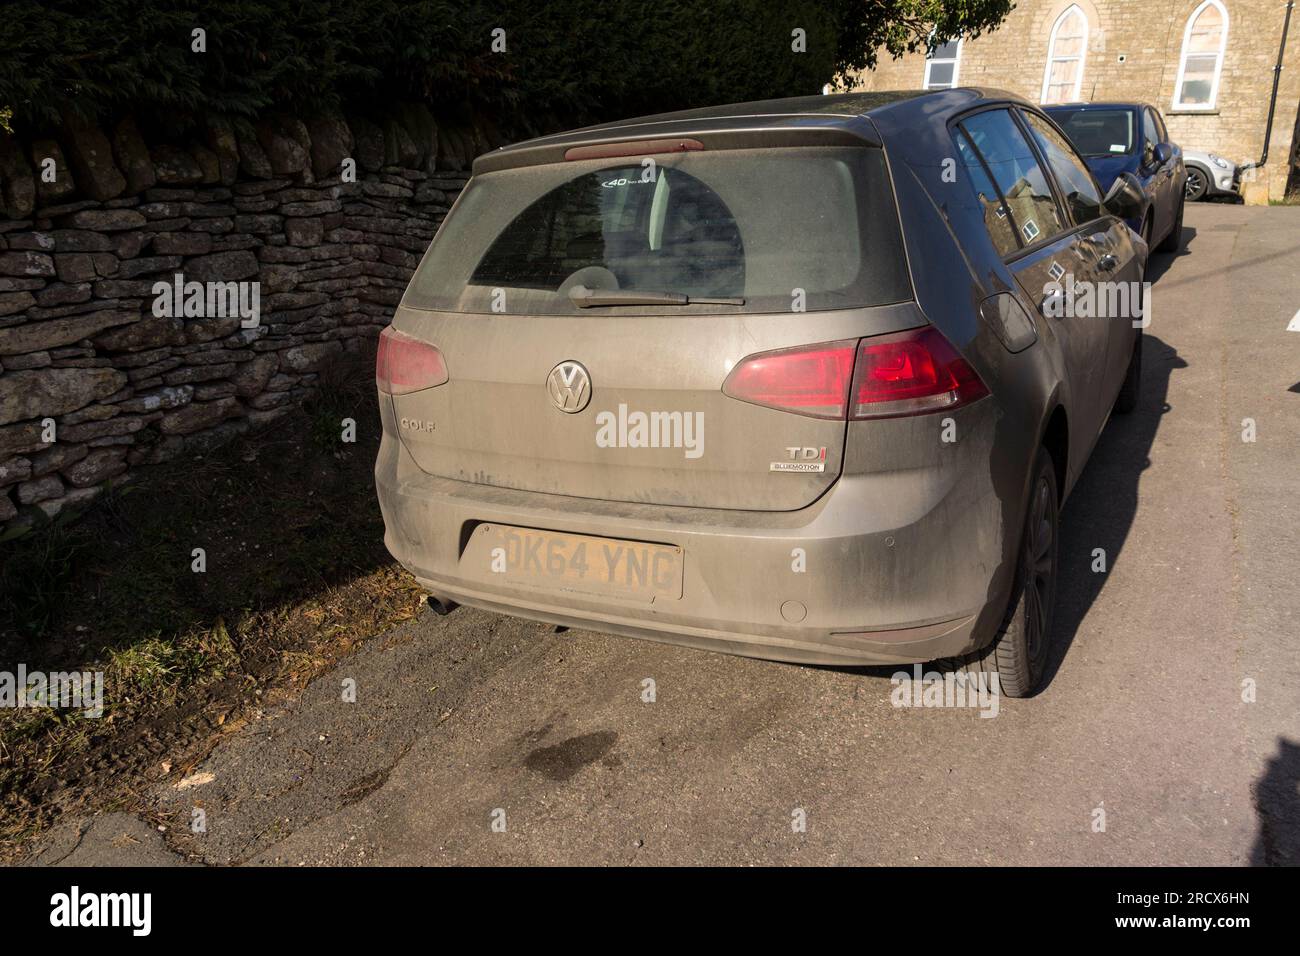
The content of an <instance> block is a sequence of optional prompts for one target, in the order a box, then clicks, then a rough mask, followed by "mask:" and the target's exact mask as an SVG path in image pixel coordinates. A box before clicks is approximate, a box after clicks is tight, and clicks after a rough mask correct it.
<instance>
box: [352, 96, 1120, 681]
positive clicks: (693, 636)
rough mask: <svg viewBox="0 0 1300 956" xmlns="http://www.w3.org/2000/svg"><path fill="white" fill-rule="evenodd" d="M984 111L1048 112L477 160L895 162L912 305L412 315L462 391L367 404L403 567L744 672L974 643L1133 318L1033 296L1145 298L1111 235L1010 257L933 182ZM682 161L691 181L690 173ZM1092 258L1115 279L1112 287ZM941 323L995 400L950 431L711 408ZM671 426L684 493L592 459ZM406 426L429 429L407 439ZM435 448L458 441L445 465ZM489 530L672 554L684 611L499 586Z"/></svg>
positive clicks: (736, 124)
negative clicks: (563, 388) (555, 377)
mask: <svg viewBox="0 0 1300 956" xmlns="http://www.w3.org/2000/svg"><path fill="white" fill-rule="evenodd" d="M989 108H996V109H1020V110H1029V111H1033V112H1034V113H1036V114H1038V115H1041V114H1040V113H1038V110H1037V107H1034V106H1031V105H1029V104H1028V103H1025V102H1024V101H1022V100H1020V99H1018V98H1016V97H1014V96H1012V95H1010V94H1004V93H1001V92H998V91H982V90H973V89H958V90H950V91H938V92H932V93H928V94H924V95H921V94H915V93H906V94H896V95H888V94H872V95H868V96H863V95H855V94H850V95H847V96H844V97H835V96H824V97H813V98H805V99H799V100H789V101H772V102H768V103H760V104H740V105H738V106H732V107H718V108H712V109H709V110H701V111H694V112H688V113H682V114H669V115H665V116H661V117H648V118H645V119H641V120H630V121H626V122H623V123H617V124H609V125H607V126H604V127H594V128H592V129H589V130H583V131H578V132H574V133H567V134H561V135H559V136H554V137H547V138H544V139H542V140H538V141H533V142H531V143H525V144H521V145H519V146H515V147H509V148H506V149H504V150H499V151H496V152H494V153H491V154H488V155H487V156H484V157H480V159H479V160H478V161H477V162H476V164H475V175H476V176H480V175H485V174H488V173H491V172H493V171H498V170H509V169H517V168H520V167H526V166H528V165H529V164H533V163H563V162H566V160H565V158H564V156H565V153H566V151H568V150H570V149H572V148H573V147H575V146H587V145H595V146H600V145H602V144H611V143H625V142H627V141H629V140H633V141H635V140H637V139H644V140H654V141H656V142H660V141H663V140H665V139H668V140H671V139H673V138H675V137H683V138H684V137H688V136H689V138H690V139H691V140H693V141H698V142H699V143H701V144H703V148H704V149H705V150H723V149H756V148H768V149H784V148H798V146H799V145H800V144H803V145H807V144H810V143H811V144H819V145H824V144H828V143H832V144H837V145H844V144H850V143H856V144H857V145H858V147H859V148H863V149H883V151H884V156H885V158H886V161H887V166H888V170H889V178H890V186H891V189H892V193H893V198H894V204H895V206H896V215H897V216H898V218H899V220H900V226H901V237H902V243H903V252H904V254H905V260H906V265H907V269H908V275H909V277H910V284H911V287H912V292H913V301H910V302H903V303H897V304H889V305H880V306H871V307H865V308H856V309H845V310H838V311H837V310H831V311H818V312H806V313H789V312H782V313H772V314H749V315H734V314H726V313H725V310H718V309H714V310H713V312H717V313H719V314H717V315H710V316H709V318H708V321H705V319H704V318H703V317H702V316H701V315H699V314H698V310H696V312H694V313H692V314H689V315H685V314H683V315H673V314H669V315H645V314H637V313H636V312H635V311H633V312H632V313H630V314H629V313H625V312H624V313H617V314H616V315H615V316H614V317H610V316H609V315H605V316H603V317H601V318H596V317H593V316H589V315H586V314H574V315H571V316H570V315H545V316H542V315H481V314H466V313H457V312H447V311H434V310H427V309H415V308H411V307H410V306H409V304H407V303H404V304H403V305H402V306H400V307H399V308H398V309H397V312H396V314H395V316H394V320H393V327H394V328H395V329H397V330H400V331H401V332H403V333H406V334H408V335H410V336H413V337H415V338H417V339H420V340H422V341H426V342H429V343H432V344H434V345H436V346H437V347H438V349H440V350H441V352H442V353H443V355H444V356H445V361H446V367H447V374H448V377H449V381H448V382H447V383H446V384H444V385H439V386H438V387H436V388H430V389H426V390H423V391H417V392H414V393H412V394H409V395H395V396H393V395H389V394H381V396H380V398H381V402H380V406H381V414H382V418H383V429H384V437H383V441H382V445H381V448H380V452H379V458H378V461H377V463H376V486H377V489H378V495H379V502H380V505H381V508H382V510H383V514H384V519H385V524H386V529H387V530H386V535H385V542H386V544H387V546H388V548H389V550H390V551H391V552H392V553H393V555H394V556H395V557H397V558H398V559H399V560H400V561H401V562H402V563H403V564H404V565H405V566H406V567H407V568H409V569H410V570H411V571H412V573H413V574H414V575H415V576H416V577H417V579H418V580H419V581H420V582H421V583H422V584H423V585H424V586H426V587H427V588H428V589H429V590H430V591H431V592H432V593H433V594H434V595H436V596H437V597H438V598H440V599H442V600H444V601H452V602H461V603H467V604H472V605H476V606H479V607H483V608H487V609H491V610H497V611H502V612H505V613H510V614H518V615H522V616H526V617H530V618H534V619H537V620H542V621H549V622H554V623H557V624H565V625H573V626H593V627H597V628H600V629H603V630H607V631H611V632H614V633H618V634H623V635H628V636H634V637H643V638H649V639H653V640H661V641H670V642H674V643H680V644H687V645H691V646H696V647H704V648H711V649H715V650H723V651H729V652H733V653H739V654H746V655H751V656H759V657H767V658H774V659H780V660H789V661H801V662H810V663H825V664H852V663H871V662H915V661H928V660H933V659H936V658H941V657H951V656H956V655H961V654H964V653H966V652H969V651H973V650H976V649H978V648H980V647H982V646H985V645H987V644H988V643H989V642H990V641H991V640H993V638H994V636H995V634H996V632H997V628H998V625H999V623H1000V622H1001V621H1002V619H1003V617H1004V615H1005V613H1006V609H1007V605H1008V600H1009V598H1010V597H1011V592H1012V588H1013V578H1014V575H1015V569H1016V562H1017V549H1018V546H1019V544H1018V543H1019V541H1020V539H1021V531H1022V528H1023V526H1024V522H1025V513H1026V503H1027V499H1028V495H1029V486H1030V480H1031V466H1032V465H1033V462H1034V460H1035V457H1036V455H1037V454H1038V450H1039V448H1040V447H1043V446H1046V447H1048V448H1049V450H1050V451H1051V452H1052V453H1053V456H1054V459H1055V465H1056V468H1057V472H1058V476H1057V484H1058V486H1059V488H1060V495H1061V498H1062V499H1063V498H1064V496H1065V495H1067V494H1068V492H1069V489H1070V488H1071V487H1072V486H1073V484H1074V481H1075V480H1076V479H1077V476H1078V474H1079V472H1080V470H1081V469H1082V467H1083V465H1084V463H1085V462H1086V460H1087V457H1088V454H1089V453H1090V451H1091V449H1092V447H1093V445H1094V443H1095V441H1096V438H1097V436H1098V434H1099V432H1100V431H1101V429H1102V427H1103V426H1104V425H1105V423H1106V420H1107V417H1108V415H1109V411H1110V408H1111V405H1112V404H1113V402H1114V400H1115V396H1116V394H1117V392H1118V390H1119V387H1120V383H1121V382H1122V381H1123V379H1124V374H1125V370H1126V368H1127V367H1128V364H1129V358H1130V355H1131V354H1132V353H1133V343H1134V341H1135V336H1136V331H1135V329H1134V328H1133V326H1132V324H1131V323H1130V322H1128V321H1118V320H1099V319H1096V318H1073V317H1065V318H1047V317H1045V316H1044V315H1043V314H1042V313H1041V312H1040V300H1042V298H1043V286H1044V282H1045V281H1050V274H1049V270H1052V271H1053V273H1054V271H1055V270H1054V267H1055V266H1059V265H1060V264H1061V263H1066V264H1068V265H1069V267H1070V269H1071V272H1072V273H1073V274H1074V275H1075V278H1076V280H1078V281H1083V282H1087V281H1096V280H1104V279H1109V280H1111V281H1126V282H1127V281H1136V280H1138V279H1139V278H1140V276H1141V271H1142V268H1143V266H1144V262H1145V256H1146V249H1145V246H1144V245H1143V244H1142V243H1141V242H1140V240H1137V239H1136V237H1134V236H1133V235H1132V233H1131V232H1130V231H1129V230H1128V229H1127V228H1126V227H1125V226H1124V225H1123V223H1122V222H1121V221H1120V220H1118V219H1117V218H1115V217H1114V216H1112V215H1108V214H1105V215H1102V216H1101V217H1100V218H1098V219H1096V220H1095V221H1091V222H1086V223H1080V224H1079V225H1077V226H1076V225H1073V224H1071V225H1069V226H1068V227H1067V228H1066V230H1065V231H1064V232H1063V233H1061V234H1060V235H1057V236H1041V237H1039V238H1038V239H1037V240H1036V241H1034V242H1032V243H1030V244H1029V245H1028V246H1026V247H1025V248H1023V249H1018V250H1017V251H1016V252H1015V253H1014V254H1011V255H1008V256H1006V257H1004V256H1002V255H1000V254H999V253H998V251H997V249H996V248H995V247H994V244H993V242H992V240H991V238H990V234H989V231H988V229H987V228H986V226H985V216H986V215H987V214H988V210H987V209H986V208H984V207H983V206H981V203H980V201H979V200H978V199H977V197H976V195H975V193H974V192H973V191H972V189H971V184H970V183H969V182H966V181H963V180H962V179H961V178H960V177H958V178H956V179H952V178H950V177H949V176H947V175H945V172H946V171H949V170H950V166H948V165H946V164H945V162H944V161H945V160H947V159H950V158H951V157H952V156H953V155H954V153H955V149H954V145H953V135H954V133H953V125H952V124H953V123H954V122H955V121H957V120H959V119H960V118H961V117H963V116H965V115H968V114H969V113H970V112H972V111H978V110H983V109H989ZM681 155H684V156H685V158H684V159H681V162H682V163H683V164H687V165H688V164H689V163H690V161H691V156H692V155H693V154H692V153H683V154H681ZM612 162H615V161H611V163H612ZM684 168H686V167H685V166H684ZM455 214H456V211H455V210H453V212H452V214H451V215H453V216H454V215H455ZM437 242H438V239H435V240H434V243H435V245H436V244H437ZM1103 253H1104V254H1105V256H1106V257H1108V258H1107V260H1106V261H1108V262H1111V266H1110V268H1111V270H1112V271H1110V272H1108V273H1106V275H1104V276H1103V275H1102V273H1100V272H1099V271H1097V264H1098V263H1099V262H1101V261H1102V260H1103ZM705 311H706V312H707V311H708V310H705ZM927 323H929V324H931V325H933V326H934V327H935V328H937V329H938V330H939V331H940V332H941V333H942V334H943V336H944V337H945V338H946V339H947V341H948V342H949V343H951V345H952V346H953V347H955V349H956V350H957V352H958V353H959V354H960V356H961V357H962V358H963V359H964V360H965V361H966V362H968V363H969V365H970V366H971V367H973V368H974V370H975V371H976V372H977V373H978V375H979V377H980V379H981V380H982V381H983V382H984V383H986V384H987V385H988V388H989V391H990V394H988V395H986V396H984V397H983V398H980V399H979V400H977V401H973V402H972V403H970V404H965V405H962V406H960V407H957V408H955V409H953V410H951V411H950V412H943V413H929V414H916V415H910V416H904V417H889V418H880V419H870V420H863V421H848V422H844V421H819V420H817V419H814V418H807V417H804V416H801V415H796V414H791V413H789V412H784V411H780V410H776V409H772V408H765V407H759V406H754V405H747V404H745V403H743V402H739V401H736V400H734V399H732V398H731V397H729V396H728V395H725V394H723V392H722V386H723V382H724V379H725V378H726V377H727V374H728V372H729V371H730V368H731V366H732V365H733V364H734V363H735V362H736V361H737V360H739V359H740V358H742V357H743V356H747V355H752V354H754V353H760V352H764V351H766V350H774V349H775V350H779V349H781V348H783V347H786V346H797V345H808V344H812V343H822V342H834V341H837V340H845V339H848V340H856V339H858V338H864V337H873V336H878V335H881V334H882V333H890V332H897V331H900V330H906V329H915V328H917V327H924V326H925V325H926V324H927ZM566 361H573V362H579V363H581V364H582V365H583V366H584V368H585V369H587V370H589V373H590V379H591V396H590V402H589V405H588V406H587V407H585V408H584V409H583V410H582V411H581V412H579V413H577V414H569V413H567V412H566V411H565V410H563V409H561V408H558V407H556V406H555V404H554V403H553V401H552V397H551V396H550V395H548V391H547V379H548V376H549V375H550V373H551V372H552V370H553V369H555V368H556V367H557V366H558V365H559V364H560V363H563V362H566ZM656 401H658V402H660V403H661V404H662V403H665V402H666V405H664V407H666V408H670V409H674V410H679V411H684V412H693V411H699V412H703V413H704V416H705V418H704V421H705V423H706V425H705V428H706V431H707V438H706V442H707V450H706V453H705V454H704V455H703V456H701V457H700V458H698V459H697V461H696V462H695V464H698V465H700V467H699V468H698V469H697V470H692V469H691V468H689V467H686V465H684V461H685V459H684V456H683V454H682V451H681V450H680V449H675V448H653V449H647V448H601V447H599V446H598V445H597V444H596V442H595V441H594V440H593V435H594V434H595V431H596V424H595V415H596V414H599V413H600V412H601V411H610V410H612V409H616V408H617V407H618V406H619V405H628V406H631V407H642V406H649V405H652V404H653V403H654V402H656ZM403 418H407V419H411V418H414V419H415V420H418V421H421V422H427V423H429V427H427V428H420V429H410V428H407V429H403V428H401V427H400V425H399V421H400V420H401V419H403ZM710 424H712V425H713V426H714V427H713V430H712V431H708V429H709V427H710ZM945 430H947V432H948V437H949V438H951V440H945V435H944V433H945ZM440 434H443V435H453V436H454V437H453V438H450V439H447V440H444V441H443V442H442V443H441V444H440V441H439V436H440ZM787 449H793V453H791V454H790V460H792V461H797V460H799V459H800V456H804V455H805V449H811V450H812V452H813V454H811V455H808V456H807V457H806V460H810V461H811V460H819V461H820V460H823V459H822V458H821V457H820V456H821V455H824V462H825V468H824V470H823V471H820V472H817V471H804V472H797V471H796V472H792V473H785V474H783V473H780V472H779V471H773V470H772V469H771V464H772V463H773V462H774V461H775V460H777V459H778V458H780V457H781V456H782V455H784V454H787ZM823 449H824V451H823ZM483 525H488V526H490V527H498V526H507V527H510V528H522V529H535V530H538V531H542V532H549V533H554V534H557V535H573V536H589V537H591V538H597V539H609V540H611V541H632V542H645V543H648V544H651V545H655V546H664V547H669V548H676V549H680V552H681V555H682V562H681V568H680V573H681V585H680V597H674V596H667V597H666V596H665V595H664V593H662V590H663V589H661V593H657V594H652V593H649V592H648V590H647V589H642V590H641V591H639V592H637V593H627V594H622V595H620V594H617V593H596V592H597V591H598V590H599V589H597V588H594V587H590V588H585V589H583V588H575V587H566V586H564V585H562V584H558V583H556V582H555V581H551V582H547V581H546V580H543V579H541V578H539V576H538V575H537V574H533V575H532V576H531V578H530V579H529V580H524V579H521V578H520V577H518V576H514V577H512V576H511V575H509V574H502V573H500V572H498V571H495V570H494V569H493V567H492V563H491V558H490V555H489V554H488V553H486V552H485V550H484V549H483V548H480V547H479V546H477V545H476V544H475V542H476V540H477V539H476V535H477V536H481V535H482V534H483V532H481V531H480V530H479V529H480V527H481V526H483ZM575 540H576V539H575ZM559 550H563V549H559ZM565 553H568V552H565ZM673 586H674V587H675V585H673Z"/></svg>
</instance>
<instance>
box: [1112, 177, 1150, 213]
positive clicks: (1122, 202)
mask: <svg viewBox="0 0 1300 956" xmlns="http://www.w3.org/2000/svg"><path fill="white" fill-rule="evenodd" d="M1145 201H1146V197H1145V195H1144V194H1143V193H1142V184H1141V183H1139V182H1138V178H1137V177H1136V176H1134V175H1133V174H1132V173H1120V175H1119V176H1117V177H1116V179H1115V182H1114V183H1112V184H1111V187H1110V192H1108V193H1106V199H1105V200H1104V201H1103V203H1102V205H1104V206H1105V207H1106V211H1107V212H1108V213H1110V214H1111V215H1112V216H1116V217H1118V218H1120V219H1137V218H1138V217H1139V216H1141V215H1142V206H1143V204H1144V203H1145Z"/></svg>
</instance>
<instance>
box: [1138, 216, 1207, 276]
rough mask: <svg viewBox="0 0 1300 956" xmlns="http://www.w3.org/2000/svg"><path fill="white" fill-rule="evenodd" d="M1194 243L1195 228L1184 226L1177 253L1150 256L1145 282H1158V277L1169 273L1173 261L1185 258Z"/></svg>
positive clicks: (1161, 253)
mask: <svg viewBox="0 0 1300 956" xmlns="http://www.w3.org/2000/svg"><path fill="white" fill-rule="evenodd" d="M1195 241H1196V227H1195V226H1189V225H1186V224H1184V225H1183V238H1182V242H1181V243H1180V244H1179V247H1178V251H1177V252H1174V253H1168V252H1153V253H1152V254H1151V260H1150V262H1149V263H1148V264H1147V274H1146V281H1147V282H1150V283H1152V284H1154V283H1156V282H1158V281H1160V277H1161V276H1163V275H1164V274H1165V273H1166V272H1168V271H1169V268H1170V267H1171V266H1172V265H1173V264H1174V260H1175V259H1178V258H1180V257H1182V256H1185V255H1187V254H1188V252H1190V251H1191V246H1192V243H1193V242H1195Z"/></svg>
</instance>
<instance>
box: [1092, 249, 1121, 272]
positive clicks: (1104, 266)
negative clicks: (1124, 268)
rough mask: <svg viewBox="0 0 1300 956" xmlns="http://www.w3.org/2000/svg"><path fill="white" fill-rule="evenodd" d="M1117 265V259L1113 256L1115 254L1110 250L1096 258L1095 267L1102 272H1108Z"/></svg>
mask: <svg viewBox="0 0 1300 956" xmlns="http://www.w3.org/2000/svg"><path fill="white" fill-rule="evenodd" d="M1117 265H1119V259H1117V258H1115V255H1114V254H1113V253H1110V252H1108V253H1106V254H1105V255H1104V256H1102V257H1101V258H1100V259H1098V260H1097V268H1098V269H1099V270H1101V271H1102V272H1110V271H1111V270H1112V269H1114V268H1115V267H1116V266H1117Z"/></svg>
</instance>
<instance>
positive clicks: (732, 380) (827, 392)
mask: <svg viewBox="0 0 1300 956" xmlns="http://www.w3.org/2000/svg"><path fill="white" fill-rule="evenodd" d="M857 345H858V343H857V342H856V341H854V340H853V339H849V340H847V341H844V342H825V343H823V344H821V345H809V346H807V347H801V348H796V349H782V350H780V351H778V352H760V353H758V354H757V355H751V356H749V358H746V359H741V360H740V362H739V363H738V364H737V365H736V367H735V368H733V369H732V370H731V374H730V375H728V376H727V380H726V381H725V382H723V383H722V392H723V394H724V395H730V396H731V397H732V398H738V399H740V400H741V401H742V402H752V403H753V404H755V405H766V406H767V407H768V408H780V409H784V410H786V411H790V412H798V413H799V414H800V415H808V416H809V417H811V418H840V419H842V418H843V417H844V412H845V410H846V408H847V399H848V394H849V383H850V382H851V381H852V380H853V352H854V350H855V349H856V348H857Z"/></svg>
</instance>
